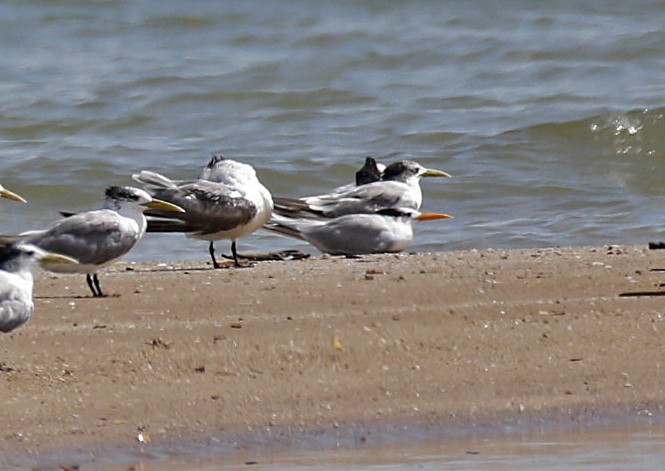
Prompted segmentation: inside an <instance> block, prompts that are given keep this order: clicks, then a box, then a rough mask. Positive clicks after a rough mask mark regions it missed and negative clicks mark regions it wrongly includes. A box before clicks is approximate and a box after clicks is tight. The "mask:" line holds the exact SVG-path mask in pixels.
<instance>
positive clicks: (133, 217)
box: [15, 186, 184, 297]
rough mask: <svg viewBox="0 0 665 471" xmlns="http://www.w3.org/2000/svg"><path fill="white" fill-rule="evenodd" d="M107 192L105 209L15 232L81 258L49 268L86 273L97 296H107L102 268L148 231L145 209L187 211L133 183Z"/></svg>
mask: <svg viewBox="0 0 665 471" xmlns="http://www.w3.org/2000/svg"><path fill="white" fill-rule="evenodd" d="M105 196H106V199H105V204H104V208H103V209H98V210H94V211H86V212H82V213H77V214H73V215H71V216H69V217H67V218H65V219H61V220H60V221H58V222H57V223H55V224H54V225H52V226H51V227H49V228H48V229H44V230H36V231H28V232H24V233H22V234H19V235H18V236H15V237H16V238H18V239H19V240H21V241H23V242H26V243H29V244H34V245H36V246H37V247H40V248H41V249H43V250H47V251H50V252H55V253H60V254H63V255H68V256H70V257H72V258H75V259H76V260H78V261H79V264H78V265H72V264H55V263H50V264H49V265H48V266H47V267H46V268H47V269H48V270H49V271H53V272H59V273H85V274H86V281H87V283H88V286H89V287H90V291H92V295H93V297H103V296H104V293H103V292H102V289H101V287H100V286H99V278H98V277H97V272H98V271H99V269H100V268H103V267H105V266H107V265H110V264H112V263H113V262H115V261H116V260H118V259H119V258H120V257H122V256H123V255H125V254H126V253H127V252H129V251H130V250H131V249H132V248H133V247H134V246H135V245H136V244H137V243H138V242H139V241H140V240H141V238H142V237H143V235H144V234H145V231H146V226H147V222H146V218H145V216H144V215H143V212H144V211H145V210H147V209H159V210H162V211H172V212H179V213H182V212H183V211H184V210H183V209H182V208H180V207H178V206H176V205H174V204H172V203H167V202H165V201H160V200H158V199H156V198H152V197H151V196H150V195H149V194H148V193H146V192H145V191H143V190H141V189H139V188H134V187H131V186H111V187H109V188H107V189H106V192H105Z"/></svg>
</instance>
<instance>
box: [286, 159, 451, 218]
mask: <svg viewBox="0 0 665 471" xmlns="http://www.w3.org/2000/svg"><path fill="white" fill-rule="evenodd" d="M361 171H362V169H361ZM423 177H448V178H450V175H449V174H448V173H446V172H444V171H442V170H435V169H428V168H425V167H423V166H422V165H420V164H419V163H417V162H414V161H411V160H401V161H399V162H395V163H393V164H390V165H388V166H387V167H386V168H385V170H384V171H383V173H382V175H381V180H380V181H373V182H370V183H365V184H362V185H360V186H355V187H352V188H344V187H341V188H339V189H337V190H335V191H333V192H331V193H328V194H324V195H318V196H309V197H305V198H280V197H276V198H275V213H277V214H280V215H282V216H285V217H295V218H314V219H318V218H335V217H338V216H343V215H345V214H358V213H369V214H371V213H376V212H377V211H381V210H384V209H391V208H392V209H400V208H407V209H413V210H419V209H420V206H421V204H422V199H423V195H422V191H421V190H420V179H421V178H423Z"/></svg>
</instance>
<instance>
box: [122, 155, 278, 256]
mask: <svg viewBox="0 0 665 471" xmlns="http://www.w3.org/2000/svg"><path fill="white" fill-rule="evenodd" d="M132 178H133V179H134V180H135V181H137V182H139V183H141V184H143V186H144V188H145V189H146V191H148V192H149V193H150V194H151V195H153V196H155V197H157V198H160V199H162V200H165V201H170V202H172V203H174V204H177V205H178V206H181V207H182V208H184V209H185V213H183V214H169V213H165V212H162V211H150V212H147V213H146V215H147V216H148V232H179V233H184V234H185V235H186V236H187V237H190V238H193V239H199V240H205V241H209V243H210V245H209V248H208V250H209V253H210V257H211V258H212V263H213V266H214V267H215V268H220V267H221V266H222V265H220V264H219V263H218V262H217V259H216V258H215V246H214V243H215V241H217V240H221V239H227V240H230V241H231V252H232V254H233V260H234V263H235V266H237V267H239V266H243V265H242V264H241V263H240V261H239V259H238V253H237V249H236V241H237V240H238V239H239V238H241V237H244V236H246V235H249V234H251V233H252V232H254V231H256V230H257V229H259V228H260V227H262V226H263V224H264V223H266V222H267V221H268V219H269V218H270V215H271V213H272V209H273V201H272V196H271V195H270V192H269V191H268V189H267V188H266V187H265V186H263V185H262V184H261V182H260V181H259V179H258V178H257V176H256V171H255V170H254V168H253V167H252V166H251V165H247V164H244V163H241V162H237V161H235V160H231V159H227V158H225V157H223V156H222V155H220V154H213V156H212V158H211V159H210V162H209V163H208V165H207V166H206V167H204V168H203V170H202V171H201V172H200V174H199V178H197V179H193V180H172V179H170V178H168V177H165V176H164V175H161V174H159V173H155V172H150V171H147V170H144V171H142V172H140V173H138V174H135V175H133V176H132Z"/></svg>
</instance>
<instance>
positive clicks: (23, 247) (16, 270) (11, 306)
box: [0, 243, 78, 332]
mask: <svg viewBox="0 0 665 471" xmlns="http://www.w3.org/2000/svg"><path fill="white" fill-rule="evenodd" d="M36 262H39V263H41V264H42V266H44V267H46V268H47V267H48V264H50V263H58V264H63V265H64V264H70V265H72V266H75V264H76V263H78V262H77V261H76V260H74V259H73V258H70V257H66V256H64V255H60V254H56V253H50V252H45V251H44V250H42V249H40V248H39V247H35V246H34V245H30V244H23V243H18V244H7V245H2V246H0V332H9V331H11V330H14V329H16V328H17V327H20V326H21V325H23V324H25V323H26V322H27V321H28V319H30V316H32V313H33V312H34V310H35V304H34V302H33V300H32V290H33V286H34V276H33V274H32V269H33V266H34V265H35V263H36Z"/></svg>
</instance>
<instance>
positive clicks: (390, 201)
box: [274, 182, 418, 218]
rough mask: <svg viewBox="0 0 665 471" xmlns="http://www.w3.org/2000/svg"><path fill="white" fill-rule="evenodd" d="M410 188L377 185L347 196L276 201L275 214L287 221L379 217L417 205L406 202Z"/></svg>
mask: <svg viewBox="0 0 665 471" xmlns="http://www.w3.org/2000/svg"><path fill="white" fill-rule="evenodd" d="M407 190H408V188H407V187H406V186H405V185H404V184H402V183H399V182H375V183H368V184H366V185H362V186H357V187H354V188H352V189H350V190H349V191H346V192H334V193H330V194H327V195H320V196H310V197H308V198H301V199H293V198H280V197H276V198H274V202H275V209H274V210H275V212H276V213H278V214H281V215H283V216H286V217H305V218H334V217H339V216H343V215H345V214H359V213H376V212H377V211H381V210H383V209H390V208H397V207H407V208H411V207H413V209H418V208H417V207H416V206H417V204H416V203H414V202H410V201H408V200H407V199H405V195H407V194H408V192H407Z"/></svg>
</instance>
